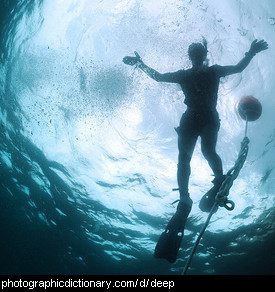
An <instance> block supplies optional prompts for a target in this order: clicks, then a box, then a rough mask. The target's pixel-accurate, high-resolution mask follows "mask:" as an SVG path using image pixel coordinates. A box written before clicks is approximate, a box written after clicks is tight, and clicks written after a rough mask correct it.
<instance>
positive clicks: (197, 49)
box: [188, 43, 207, 66]
mask: <svg viewBox="0 0 275 292" xmlns="http://www.w3.org/2000/svg"><path fill="white" fill-rule="evenodd" d="M188 56H189V59H190V60H191V62H192V64H193V66H194V65H195V66H200V65H202V64H203V62H204V61H205V59H206V56H207V48H206V46H205V45H203V44H201V43H193V44H191V45H190V46H189V48H188Z"/></svg>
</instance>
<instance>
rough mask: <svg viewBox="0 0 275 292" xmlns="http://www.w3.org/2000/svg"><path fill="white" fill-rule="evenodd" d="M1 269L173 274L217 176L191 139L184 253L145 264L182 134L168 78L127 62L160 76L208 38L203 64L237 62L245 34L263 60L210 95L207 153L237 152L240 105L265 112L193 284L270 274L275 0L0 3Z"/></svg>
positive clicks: (180, 108) (197, 262) (226, 158)
mask: <svg viewBox="0 0 275 292" xmlns="http://www.w3.org/2000/svg"><path fill="white" fill-rule="evenodd" d="M0 5H1V6H2V7H1V9H0V11H1V18H0V21H1V32H2V35H3V38H2V40H1V67H0V68H1V69H0V90H1V113H0V119H1V121H0V123H1V124H0V125H1V127H0V139H1V143H0V171H1V176H0V177H1V183H0V196H1V204H0V216H1V239H0V240H1V253H0V259H1V267H0V273H1V274H97V275H98V274H116V275H117V274H120V275H124V274H141V275H147V274H149V275H151V274H153V275H157V274H173V275H177V274H180V273H181V271H182V269H183V267H184V265H185V263H186V260H187V258H188V256H189V254H190V251H191V248H192V246H193V244H194V241H195V240H196V236H197V234H198V232H199V231H200V229H201V228H202V226H203V224H204V222H205V220H206V217H207V214H204V213H201V211H200V209H199V207H198V204H199V200H200V198H201V197H202V196H203V194H204V193H205V192H206V191H207V190H208V189H209V188H210V187H211V180H212V176H211V170H210V168H209V166H208V164H207V162H206V161H205V160H204V158H203V157H202V155H201V152H200V147H199V146H200V145H199V143H198V145H197V147H196V149H195V153H194V156H193V159H192V164H191V166H192V174H191V178H190V193H191V197H192V199H193V201H194V205H193V209H192V211H191V214H190V218H189V221H188V222H187V225H186V230H185V237H184V239H183V242H182V248H181V250H180V252H179V258H178V260H177V262H176V263H175V264H172V265H171V264H169V263H166V262H165V261H162V260H157V259H155V258H154V257H153V252H154V247H155V244H156V242H157V240H158V238H159V235H160V234H161V232H162V231H163V230H164V228H165V226H166V223H167V221H168V220H169V219H170V217H171V216H172V214H173V213H174V212H175V208H174V207H173V206H172V205H171V203H172V202H173V201H175V200H176V199H178V193H177V192H172V188H174V187H177V182H176V170H177V154H178V152H177V151H178V150H177V136H176V132H175V131H174V129H173V128H174V127H176V126H178V123H179V120H180V117H181V115H182V113H183V112H184V111H185V105H184V103H183V100H184V96H183V95H182V92H181V90H180V88H179V87H178V86H177V85H175V84H164V83H157V82H155V81H153V80H152V79H150V78H148V77H147V76H145V75H144V74H143V73H142V72H140V71H138V70H137V69H134V68H133V67H129V66H126V65H125V64H123V63H122V58H123V57H124V56H125V55H133V52H134V51H138V52H139V54H140V55H141V57H142V58H143V60H144V61H145V63H146V64H148V65H149V66H152V67H153V68H155V69H156V70H158V71H160V72H172V71H177V70H179V69H181V68H188V67H189V66H190V62H189V60H188V57H187V48H188V46H189V45H190V43H192V42H197V41H201V40H202V36H204V37H205V38H206V39H207V40H208V50H209V56H208V57H209V63H210V64H215V63H216V64H220V65H230V64H236V63H237V62H238V61H239V60H240V59H241V58H242V57H243V55H244V53H245V52H246V51H247V50H248V49H249V46H250V43H251V42H252V41H253V40H254V39H255V38H258V39H262V38H263V39H265V40H266V41H267V42H268V43H269V50H268V51H265V52H263V53H261V54H259V55H257V56H256V57H255V58H254V59H253V60H252V62H251V64H250V65H249V67H248V68H247V69H246V70H245V71H244V72H243V73H242V74H238V75H234V76H231V77H227V78H224V79H223V80H222V82H221V86H220V90H219V103H218V108H217V109H218V111H219V114H220V117H221V129H220V134H219V140H218V145H217V151H218V153H219V154H220V155H221V157H222V160H223V164H224V168H225V171H227V170H229V169H230V168H231V167H232V166H233V165H234V162H235V159H236V158H237V154H238V151H239V149H240V142H241V141H242V138H243V136H244V127H245V125H244V121H243V120H241V119H240V118H239V117H238V115H237V113H236V104H237V102H238V100H239V99H240V98H241V97H242V96H245V95H253V96H255V97H256V98H258V99H259V100H260V101H261V103H262V106H263V115H262V117H261V118H260V119H259V120H258V121H256V122H251V123H249V128H248V136H249V138H250V149H249V154H248V157H247V162H246V163H245V165H244V167H243V169H242V171H241V173H240V175H239V178H238V180H236V181H235V183H234V185H233V187H232V190H231V192H230V199H232V200H233V201H234V202H235V204H236V207H235V209H234V210H233V211H232V212H228V211H227V210H225V209H220V210H219V211H218V212H217V213H216V214H215V215H214V216H213V217H212V221H211V223H210V225H209V227H208V228H207V231H206V232H205V234H204V237H203V238H202V240H201V244H200V246H199V248H198V251H197V254H196V255H195V257H194V259H193V261H192V264H191V267H190V272H189V273H190V274H204V275H207V274H274V273H275V254H274V248H273V247H274V241H275V238H274V229H275V227H274V194H275V193H274V189H275V188H274V185H275V182H274V169H273V168H274V162H275V161H274V157H275V156H274V137H275V131H274V124H275V123H274V120H275V119H274V105H275V99H274V89H275V88H274V87H275V85H274V80H273V79H274V77H273V76H274V70H275V69H274V68H275V66H274V60H275V58H274V49H273V47H274V43H275V39H274V30H275V25H274V23H275V22H274V18H275V5H274V2H273V1H272V0H265V1H256V0H253V1H250V2H249V5H248V4H246V2H245V1H240V0H239V1H237V0H236V1H232V0H224V1H217V0H214V1H213V0H211V1H210V0H208V1H203V0H193V1H180V0H169V1H168V0H166V1H165V0H158V1H153V0H150V1H145V0H144V1H143V0H140V1H137V0H136V1H126V0H112V1H107V0H103V1H99V0H98V1H97V0H94V1H89V0H86V1H85V0H82V1H73V0H66V1H61V0H60V1H54V0H45V1H2V2H1V4H0Z"/></svg>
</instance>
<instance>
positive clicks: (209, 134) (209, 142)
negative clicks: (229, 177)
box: [201, 124, 223, 179]
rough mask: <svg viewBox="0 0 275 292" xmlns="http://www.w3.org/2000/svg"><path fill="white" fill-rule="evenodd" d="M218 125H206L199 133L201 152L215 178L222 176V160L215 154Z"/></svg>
mask: <svg viewBox="0 0 275 292" xmlns="http://www.w3.org/2000/svg"><path fill="white" fill-rule="evenodd" d="M218 130H219V125H215V124H213V125H212V124H210V125H207V126H206V127H205V128H204V129H203V131H202V133H201V151H202V154H203V155H204V157H205V158H206V160H207V161H208V164H209V166H210V167H211V169H212V171H213V173H214V175H215V178H217V179H218V178H220V177H222V176H223V168H222V160H221V158H220V156H219V155H218V154H217V152H216V144H217V137H218Z"/></svg>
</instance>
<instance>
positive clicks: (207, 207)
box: [199, 175, 226, 212]
mask: <svg viewBox="0 0 275 292" xmlns="http://www.w3.org/2000/svg"><path fill="white" fill-rule="evenodd" d="M225 178H226V176H225V175H221V176H219V177H215V179H214V180H213V181H212V183H213V184H214V186H213V187H212V188H211V189H210V190H209V191H208V192H207V193H206V194H205V195H204V196H203V197H202V198H201V200H200V204H199V208H200V209H201V211H203V212H210V211H211V209H212V207H213V205H214V204H215V201H216V195H217V193H218V191H219V189H220V187H221V185H222V183H223V182H224V180H225ZM217 210H218V206H217V208H216V209H215V210H214V212H216V211H217Z"/></svg>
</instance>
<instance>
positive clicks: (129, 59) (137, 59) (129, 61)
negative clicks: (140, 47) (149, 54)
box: [122, 52, 143, 66]
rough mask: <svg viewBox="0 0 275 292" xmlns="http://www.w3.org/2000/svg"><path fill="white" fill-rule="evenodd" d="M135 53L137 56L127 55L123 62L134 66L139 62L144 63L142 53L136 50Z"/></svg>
mask: <svg viewBox="0 0 275 292" xmlns="http://www.w3.org/2000/svg"><path fill="white" fill-rule="evenodd" d="M134 53H135V55H136V56H135V57H130V56H126V57H124V58H123V60H122V61H123V63H125V64H126V65H130V66H134V65H137V64H138V63H139V62H141V63H143V62H142V60H141V58H140V55H139V54H138V53H137V52H134Z"/></svg>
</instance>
